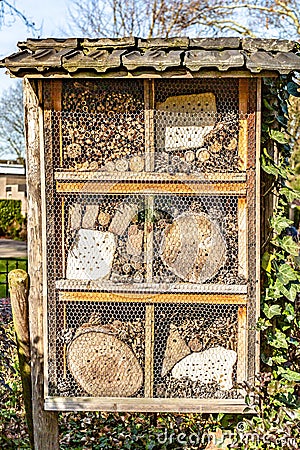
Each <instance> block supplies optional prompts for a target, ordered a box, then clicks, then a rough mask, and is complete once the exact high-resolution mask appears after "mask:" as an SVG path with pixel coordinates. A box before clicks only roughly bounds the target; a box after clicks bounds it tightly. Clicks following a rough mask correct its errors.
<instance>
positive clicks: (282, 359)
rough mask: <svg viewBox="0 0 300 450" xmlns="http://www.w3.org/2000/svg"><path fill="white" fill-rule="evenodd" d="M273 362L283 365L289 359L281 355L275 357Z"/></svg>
mask: <svg viewBox="0 0 300 450" xmlns="http://www.w3.org/2000/svg"><path fill="white" fill-rule="evenodd" d="M272 360H273V362H274V363H275V364H283V363H285V362H286V361H287V359H286V358H285V357H284V356H281V355H279V356H273V358H272Z"/></svg>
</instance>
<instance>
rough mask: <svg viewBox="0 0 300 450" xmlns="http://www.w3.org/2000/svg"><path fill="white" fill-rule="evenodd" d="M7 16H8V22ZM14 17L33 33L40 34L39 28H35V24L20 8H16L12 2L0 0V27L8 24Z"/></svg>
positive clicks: (13, 20)
mask: <svg viewBox="0 0 300 450" xmlns="http://www.w3.org/2000/svg"><path fill="white" fill-rule="evenodd" d="M8 18H10V22H9V21H8ZM16 19H19V20H21V22H23V23H24V25H25V26H26V27H27V29H28V30H30V31H31V32H32V33H33V34H34V35H37V34H40V32H41V28H37V27H36V24H35V23H34V22H33V21H32V20H31V19H29V18H28V17H27V16H26V15H25V13H23V12H22V11H21V10H20V9H18V8H16V7H15V5H14V3H12V2H10V1H7V0H0V29H1V28H3V27H5V26H10V25H11V23H13V22H15V20H16Z"/></svg>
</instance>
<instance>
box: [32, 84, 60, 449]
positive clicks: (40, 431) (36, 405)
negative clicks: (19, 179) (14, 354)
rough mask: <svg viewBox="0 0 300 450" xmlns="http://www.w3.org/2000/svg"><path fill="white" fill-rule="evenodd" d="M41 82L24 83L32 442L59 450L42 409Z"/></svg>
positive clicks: (52, 416) (49, 416) (50, 415)
mask: <svg viewBox="0 0 300 450" xmlns="http://www.w3.org/2000/svg"><path fill="white" fill-rule="evenodd" d="M41 83H42V82H38V83H37V84H36V83H35V82H33V81H29V80H27V79H25V80H24V107H25V139H26V151H27V158H26V164H27V186H28V249H29V252H28V272H29V278H30V289H29V299H28V300H29V331H30V350H31V383H32V417H33V439H34V448H35V450H58V449H59V443H58V417H57V413H54V412H49V411H45V409H44V394H45V391H44V363H45V348H46V346H47V342H46V341H45V340H44V327H45V323H46V318H45V315H46V312H45V310H44V304H43V300H44V292H45V291H44V288H45V287H44V280H45V273H44V271H45V259H46V255H45V254H44V245H43V235H44V232H45V230H43V227H44V223H45V222H44V220H45V219H44V220H43V221H42V218H43V215H44V214H45V209H44V208H45V200H44V196H43V189H44V185H45V178H44V174H43V166H44V134H43V109H42V102H43V99H42V84H41Z"/></svg>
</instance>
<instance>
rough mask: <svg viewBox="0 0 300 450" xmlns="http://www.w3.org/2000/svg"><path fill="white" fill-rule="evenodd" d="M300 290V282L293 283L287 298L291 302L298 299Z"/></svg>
mask: <svg viewBox="0 0 300 450" xmlns="http://www.w3.org/2000/svg"><path fill="white" fill-rule="evenodd" d="M298 292H300V284H292V286H291V287H290V289H289V293H288V295H286V298H287V299H288V300H290V301H291V302H294V301H295V300H296V297H297V293H298Z"/></svg>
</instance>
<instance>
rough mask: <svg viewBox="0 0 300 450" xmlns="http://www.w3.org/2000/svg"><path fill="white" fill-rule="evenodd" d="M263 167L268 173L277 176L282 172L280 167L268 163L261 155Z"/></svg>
mask: <svg viewBox="0 0 300 450" xmlns="http://www.w3.org/2000/svg"><path fill="white" fill-rule="evenodd" d="M261 167H262V169H263V170H264V171H265V172H266V173H268V174H269V175H274V176H275V177H278V175H279V173H280V171H279V169H278V167H276V166H274V165H273V164H268V163H267V162H266V160H265V158H264V156H263V155H262V157H261Z"/></svg>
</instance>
